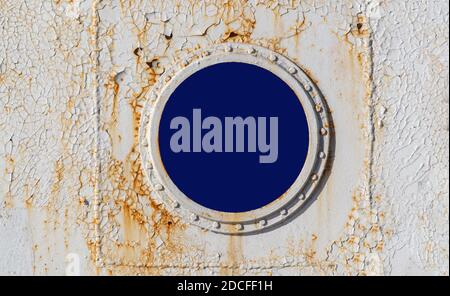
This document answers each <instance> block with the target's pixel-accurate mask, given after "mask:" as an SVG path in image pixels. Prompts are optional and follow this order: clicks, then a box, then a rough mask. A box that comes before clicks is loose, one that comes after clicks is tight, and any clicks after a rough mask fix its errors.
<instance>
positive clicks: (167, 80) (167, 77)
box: [164, 76, 172, 82]
mask: <svg viewBox="0 0 450 296" xmlns="http://www.w3.org/2000/svg"><path fill="white" fill-rule="evenodd" d="M170 79H172V77H170V76H166V78H165V79H164V81H166V82H169V81H170Z"/></svg>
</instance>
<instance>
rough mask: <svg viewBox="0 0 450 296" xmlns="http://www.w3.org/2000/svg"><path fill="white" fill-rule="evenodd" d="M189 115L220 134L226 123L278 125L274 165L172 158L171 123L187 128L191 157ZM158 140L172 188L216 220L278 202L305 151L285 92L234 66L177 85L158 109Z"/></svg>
mask: <svg viewBox="0 0 450 296" xmlns="http://www.w3.org/2000/svg"><path fill="white" fill-rule="evenodd" d="M193 109H201V112H202V118H203V119H204V118H206V117H207V116H215V117H218V118H220V119H221V120H222V124H223V126H224V125H225V124H224V120H223V119H224V118H225V117H227V116H228V117H236V116H240V117H243V118H246V117H248V116H252V117H255V118H257V117H267V118H269V117H278V158H277V161H275V162H273V163H260V162H259V161H258V159H259V156H260V154H261V153H260V152H258V150H257V152H248V151H247V150H245V152H211V153H206V152H192V150H191V152H179V153H174V152H173V151H172V150H171V148H170V138H171V137H172V135H173V134H174V133H175V132H176V130H173V129H170V122H171V120H172V119H173V118H174V117H177V116H184V117H186V118H188V119H189V120H190V121H191V149H192V128H193V127H192V112H193ZM267 120H268V119H267ZM267 127H268V121H267ZM206 132H207V130H204V131H203V134H204V133H206ZM158 136H159V146H160V152H161V159H162V162H163V164H164V167H165V169H166V171H167V173H168V175H169V176H170V178H171V179H172V181H173V183H174V184H175V185H176V186H177V187H178V188H179V189H180V190H181V191H182V192H183V193H184V194H186V195H187V196H188V197H189V198H190V199H192V200H193V201H195V202H196V203H198V204H200V205H202V206H205V207H207V208H210V209H214V210H218V211H224V212H245V211H250V210H254V209H258V208H260V207H263V206H265V205H267V204H269V203H270V202H272V201H274V200H276V199H277V198H278V197H280V196H281V195H282V194H283V193H284V192H286V191H287V190H288V189H289V187H290V186H291V185H292V184H293V183H294V181H295V179H296V178H297V177H298V175H299V174H300V171H301V170H302V168H303V165H304V163H305V160H306V155H307V152H308V145H309V135H308V124H307V121H306V115H305V112H304V110H303V107H302V105H301V103H300V101H299V99H298V98H297V96H296V95H295V93H294V92H293V91H292V89H291V88H290V87H289V86H288V85H287V84H286V83H285V82H284V81H282V80H281V79H280V78H279V77H278V76H276V75H275V74H273V73H272V72H270V71H268V70H266V69H264V68H261V67H258V66H255V65H251V64H246V63H235V62H233V63H220V64H215V65H212V66H209V67H207V68H204V69H202V70H200V71H198V72H196V73H194V74H193V75H191V76H190V77H188V78H187V79H186V80H185V81H183V82H182V83H181V84H180V85H179V86H178V88H177V89H176V90H175V91H174V92H173V93H172V95H171V97H170V98H169V100H168V102H167V104H166V106H165V107H164V110H163V114H162V117H161V122H160V127H159V135H158ZM246 136H247V135H246ZM224 141H225V139H224V137H223V142H224ZM246 144H247V143H246ZM223 145H225V143H223ZM246 147H247V146H246Z"/></svg>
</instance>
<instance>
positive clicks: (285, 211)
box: [280, 209, 288, 216]
mask: <svg viewBox="0 0 450 296" xmlns="http://www.w3.org/2000/svg"><path fill="white" fill-rule="evenodd" d="M287 213H288V211H287V210H286V209H282V210H281V211H280V214H281V215H282V216H286V215H287Z"/></svg>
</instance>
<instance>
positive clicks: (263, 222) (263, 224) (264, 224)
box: [258, 219, 267, 227]
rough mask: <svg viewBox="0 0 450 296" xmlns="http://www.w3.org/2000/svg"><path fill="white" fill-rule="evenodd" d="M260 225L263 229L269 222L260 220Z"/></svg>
mask: <svg viewBox="0 0 450 296" xmlns="http://www.w3.org/2000/svg"><path fill="white" fill-rule="evenodd" d="M258 224H259V226H261V227H263V226H266V225H267V221H266V220H264V219H263V220H260V221H259V223H258Z"/></svg>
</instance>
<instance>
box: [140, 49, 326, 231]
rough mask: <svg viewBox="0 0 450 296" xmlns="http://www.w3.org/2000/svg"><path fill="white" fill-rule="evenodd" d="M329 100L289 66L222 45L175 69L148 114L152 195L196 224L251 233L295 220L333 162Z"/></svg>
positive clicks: (145, 140) (143, 134) (262, 52)
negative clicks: (330, 159) (330, 158)
mask: <svg viewBox="0 0 450 296" xmlns="http://www.w3.org/2000/svg"><path fill="white" fill-rule="evenodd" d="M327 114H328V113H327V110H326V104H325V101H324V99H323V98H322V96H321V94H320V92H319V90H318V89H317V87H316V86H315V85H314V83H313V82H312V81H311V80H310V79H309V77H308V76H307V75H306V74H305V73H304V72H303V71H302V70H301V69H300V68H299V67H298V66H297V65H295V64H294V63H293V62H291V61H290V60H288V59H287V58H285V57H284V56H282V55H280V54H277V53H275V52H272V51H270V50H268V49H265V48H261V47H257V46H250V45H245V44H234V43H229V44H221V45H217V46H215V47H214V48H211V49H207V50H200V51H198V52H196V53H193V54H191V55H190V56H189V57H187V58H186V59H185V60H183V61H182V62H181V63H180V64H179V65H178V64H177V65H174V66H173V68H172V69H169V70H167V71H166V72H165V74H164V75H163V76H162V77H161V79H160V80H159V81H158V83H157V84H156V85H155V86H154V88H153V89H152V91H151V93H150V95H149V100H148V102H147V104H146V106H145V108H144V111H143V113H142V120H141V129H140V144H141V145H140V146H141V147H140V148H141V156H142V161H143V166H144V168H145V171H146V173H147V176H148V179H149V181H150V184H151V185H152V186H153V188H154V189H155V191H156V195H157V197H158V198H160V199H161V200H162V201H163V202H164V203H166V205H167V206H169V207H170V208H171V209H173V211H175V212H177V213H178V214H179V215H181V216H182V217H184V218H185V219H188V220H189V221H190V222H191V223H194V224H196V225H199V226H200V227H202V228H206V229H210V230H212V231H215V232H222V233H249V232H255V231H258V230H261V229H265V228H267V227H269V226H273V225H275V224H277V223H279V222H281V221H283V220H285V219H286V217H287V216H289V215H291V214H292V213H294V212H295V211H296V210H297V209H298V208H300V207H301V206H302V204H303V203H304V202H305V201H306V200H307V199H308V198H309V197H310V196H311V195H312V193H313V192H314V191H315V189H316V187H317V184H318V183H319V181H320V178H321V176H322V174H323V170H324V168H325V164H326V161H327V156H328V146H329V132H328V125H329V124H328V118H327Z"/></svg>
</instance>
